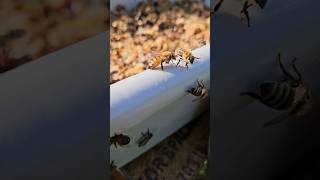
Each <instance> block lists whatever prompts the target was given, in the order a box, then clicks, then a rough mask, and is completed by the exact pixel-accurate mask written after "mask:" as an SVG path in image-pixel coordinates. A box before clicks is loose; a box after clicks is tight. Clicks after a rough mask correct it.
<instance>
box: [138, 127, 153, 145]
mask: <svg viewBox="0 0 320 180" xmlns="http://www.w3.org/2000/svg"><path fill="white" fill-rule="evenodd" d="M141 135H142V136H141V137H140V138H139V139H138V141H137V143H138V146H139V147H141V146H144V145H146V144H147V143H148V142H149V140H150V139H151V138H152V136H153V134H152V133H151V132H150V131H149V129H148V131H147V132H146V133H143V132H141Z"/></svg>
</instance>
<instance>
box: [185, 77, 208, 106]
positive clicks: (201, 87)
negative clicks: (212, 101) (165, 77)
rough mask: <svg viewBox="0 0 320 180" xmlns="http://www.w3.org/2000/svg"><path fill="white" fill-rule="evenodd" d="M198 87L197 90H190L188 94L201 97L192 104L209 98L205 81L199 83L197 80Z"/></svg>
mask: <svg viewBox="0 0 320 180" xmlns="http://www.w3.org/2000/svg"><path fill="white" fill-rule="evenodd" d="M197 83H198V86H197V87H196V88H191V89H188V90H187V92H188V93H190V94H192V95H194V96H197V97H199V98H198V99H194V100H192V102H194V101H197V100H199V99H204V98H206V97H207V96H208V90H207V89H206V88H205V86H204V84H203V80H201V81H200V82H199V80H197Z"/></svg>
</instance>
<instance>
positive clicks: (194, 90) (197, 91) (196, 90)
mask: <svg viewBox="0 0 320 180" xmlns="http://www.w3.org/2000/svg"><path fill="white" fill-rule="evenodd" d="M202 90H203V88H202V87H197V88H191V90H190V91H189V92H190V93H191V94H192V95H194V96H201V95H202Z"/></svg>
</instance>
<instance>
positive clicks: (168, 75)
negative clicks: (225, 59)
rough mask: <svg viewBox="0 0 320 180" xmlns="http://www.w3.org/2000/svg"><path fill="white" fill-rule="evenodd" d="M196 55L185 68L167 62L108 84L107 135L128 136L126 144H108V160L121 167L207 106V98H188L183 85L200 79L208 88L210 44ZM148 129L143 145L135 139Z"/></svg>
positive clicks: (186, 86) (188, 95) (189, 96)
mask: <svg viewBox="0 0 320 180" xmlns="http://www.w3.org/2000/svg"><path fill="white" fill-rule="evenodd" d="M193 54H194V56H196V57H199V58H200V59H199V60H196V61H195V62H194V63H193V65H189V69H188V70H187V69H186V68H185V67H184V66H183V65H184V63H182V62H181V65H182V66H176V65H175V64H171V65H170V64H169V65H168V66H164V71H162V70H161V68H159V69H156V70H146V71H144V72H142V73H139V74H137V75H135V76H131V77H129V78H127V79H124V80H122V81H119V82H117V83H114V84H112V85H111V86H110V128H111V129H110V136H113V135H114V134H115V133H117V134H119V133H123V134H125V135H128V136H129V137H130V138H131V142H130V144H129V145H128V146H126V147H118V148H115V147H114V146H111V150H110V160H111V161H114V163H115V165H117V166H119V167H121V166H122V165H124V164H126V163H128V162H129V161H130V160H132V159H134V158H136V157H137V156H139V155H140V154H142V153H143V152H145V151H146V150H147V149H150V148H151V147H152V146H154V145H156V144H157V143H159V142H160V141H161V140H163V139H164V138H166V137H167V136H169V135H170V134H172V133H173V132H175V131H176V130H177V129H179V128H180V127H182V126H183V125H185V124H186V123H187V122H189V121H190V120H192V119H193V118H194V117H196V116H197V115H199V114H200V113H202V112H203V111H205V110H207V109H208V108H209V106H208V98H206V99H204V100H199V101H195V102H192V100H194V99H196V97H195V96H193V95H191V94H188V93H187V92H186V90H187V89H189V88H191V87H196V86H197V80H203V83H204V84H205V86H206V88H207V89H208V90H209V89H210V45H205V46H203V47H201V48H198V49H196V50H194V51H193ZM147 129H150V131H151V133H153V137H152V139H151V140H150V143H148V144H147V145H146V146H145V147H142V148H139V147H138V145H137V144H136V141H137V140H138V139H139V138H140V136H141V132H145V131H147Z"/></svg>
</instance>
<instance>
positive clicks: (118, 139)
mask: <svg viewBox="0 0 320 180" xmlns="http://www.w3.org/2000/svg"><path fill="white" fill-rule="evenodd" d="M110 143H111V144H110V145H112V144H113V145H114V146H115V147H116V148H117V145H120V146H124V145H127V144H129V143H130V137H129V136H127V135H124V134H114V136H112V137H111V138H110Z"/></svg>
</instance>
